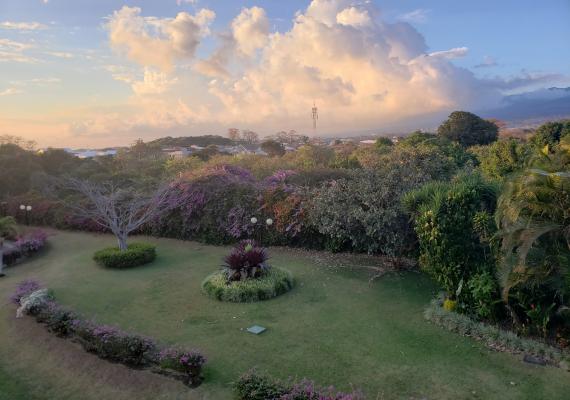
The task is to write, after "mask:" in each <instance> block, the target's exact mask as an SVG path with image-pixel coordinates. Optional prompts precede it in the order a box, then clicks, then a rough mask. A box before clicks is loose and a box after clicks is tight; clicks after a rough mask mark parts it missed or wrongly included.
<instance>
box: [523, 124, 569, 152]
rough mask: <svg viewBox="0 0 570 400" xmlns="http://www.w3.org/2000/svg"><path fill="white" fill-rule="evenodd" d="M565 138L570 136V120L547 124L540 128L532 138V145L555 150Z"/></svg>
mask: <svg viewBox="0 0 570 400" xmlns="http://www.w3.org/2000/svg"><path fill="white" fill-rule="evenodd" d="M565 136H570V120H563V121H554V122H546V123H545V124H543V125H541V126H539V127H538V128H537V129H536V132H535V133H534V135H533V136H532V138H531V142H532V144H534V145H535V146H537V147H539V148H541V149H542V148H543V147H544V146H548V147H550V148H551V149H552V148H554V146H556V145H557V144H558V143H559V142H560V139H562V138H563V137H565Z"/></svg>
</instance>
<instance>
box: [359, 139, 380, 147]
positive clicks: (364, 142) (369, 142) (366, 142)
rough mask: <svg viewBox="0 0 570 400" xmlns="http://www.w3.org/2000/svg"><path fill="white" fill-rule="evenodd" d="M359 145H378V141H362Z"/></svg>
mask: <svg viewBox="0 0 570 400" xmlns="http://www.w3.org/2000/svg"><path fill="white" fill-rule="evenodd" d="M359 143H360V144H362V145H365V146H370V145H373V144H376V140H374V139H366V140H361V141H360V142H359Z"/></svg>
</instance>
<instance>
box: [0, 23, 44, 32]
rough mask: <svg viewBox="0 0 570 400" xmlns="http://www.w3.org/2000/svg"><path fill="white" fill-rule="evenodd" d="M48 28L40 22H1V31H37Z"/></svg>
mask: <svg viewBox="0 0 570 400" xmlns="http://www.w3.org/2000/svg"><path fill="white" fill-rule="evenodd" d="M47 28H48V26H47V25H44V24H40V23H39V22H14V21H3V22H0V29H11V30H17V31H36V30H40V29H47Z"/></svg>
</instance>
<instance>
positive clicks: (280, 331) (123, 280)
mask: <svg viewBox="0 0 570 400" xmlns="http://www.w3.org/2000/svg"><path fill="white" fill-rule="evenodd" d="M149 240H150V241H152V242H154V243H156V244H157V245H158V258H157V260H156V261H155V262H154V263H153V264H150V265H148V266H143V267H139V268H136V269H132V270H124V271H117V270H105V269H102V268H100V267H98V266H96V265H95V264H94V262H93V261H92V260H91V256H92V254H93V252H94V251H95V250H98V249H100V248H102V247H104V246H107V245H111V244H113V238H112V237H110V236H99V235H90V234H84V233H70V232H57V234H56V235H55V236H53V237H51V238H50V248H49V250H48V251H47V252H45V253H44V254H43V255H42V256H39V257H37V258H35V259H33V260H30V261H28V262H26V263H23V264H21V265H19V266H17V267H14V268H11V269H8V270H7V273H8V277H6V278H3V279H1V280H0V292H1V293H2V308H1V311H0V399H2V400H4V399H31V398H33V399H36V398H37V399H50V400H59V399H107V398H113V399H130V398H133V399H134V398H136V399H137V400H138V399H146V398H148V399H157V398H161V399H186V398H188V399H230V398H231V397H232V393H231V387H230V385H231V382H232V381H233V380H235V379H236V378H237V377H238V376H239V375H240V374H241V373H243V372H245V371H247V370H248V369H250V368H252V367H254V366H255V367H257V368H258V369H259V370H260V371H267V372H270V373H271V374H272V375H275V376H278V377H282V378H287V377H290V376H296V377H310V378H311V379H314V380H315V381H317V382H318V383H320V384H323V385H335V386H337V387H338V388H340V389H349V388H350V386H351V385H353V386H355V387H358V388H361V389H363V391H364V392H365V393H366V394H367V395H368V398H369V399H373V400H374V399H423V398H426V399H563V398H567V397H566V396H567V395H568V393H569V391H570V374H568V373H567V372H564V371H562V370H559V369H555V368H550V367H538V366H533V365H528V364H525V363H523V362H521V361H520V357H516V356H511V355H508V354H501V353H494V352H491V351H489V350H488V349H486V348H485V347H484V346H482V345H481V344H479V343H476V342H474V341H472V340H470V339H468V338H462V337H459V336H456V335H454V334H451V333H448V332H446V331H444V330H442V329H440V328H438V327H435V326H432V325H430V324H429V323H427V322H426V321H424V319H423V317H422V311H423V308H424V306H425V305H426V304H427V303H428V302H429V300H430V298H431V296H432V294H433V292H434V291H435V290H436V288H435V287H434V286H433V284H432V283H431V282H430V281H429V280H428V279H426V278H425V277H424V276H422V275H420V274H417V273H408V274H404V275H393V276H385V277H383V278H381V279H380V280H378V281H376V282H374V283H372V284H370V283H369V282H368V276H367V275H366V274H365V273H364V272H362V271H349V270H339V269H331V268H327V267H324V266H322V265H318V264H316V263H315V262H314V261H313V260H312V258H310V257H309V255H308V254H307V253H303V252H295V251H291V250H287V249H272V250H271V255H272V259H271V262H272V264H273V265H275V266H279V267H284V268H287V269H289V270H290V271H292V272H293V273H294V275H295V277H296V280H297V286H296V288H295V289H294V290H293V291H292V292H290V293H287V294H285V295H283V296H281V297H278V298H276V299H273V300H270V301H266V302H261V303H255V304H230V303H221V302H217V301H215V300H212V299H210V298H208V297H206V296H204V295H203V294H202V293H201V292H200V283H201V281H202V280H203V278H204V277H206V276H207V275H208V274H210V273H211V272H213V271H215V270H216V269H217V268H218V266H219V265H220V262H221V258H222V257H223V255H224V254H225V253H226V252H227V251H228V249H227V248H223V247H212V246H205V245H201V244H197V243H193V242H182V241H177V240H169V239H155V238H152V239H149ZM30 277H34V278H37V279H39V280H40V281H42V282H43V283H45V284H46V285H48V286H49V287H50V288H52V289H53V290H54V292H55V295H56V297H57V298H58V300H59V301H60V302H61V303H63V304H65V305H69V306H71V307H73V308H74V309H76V310H78V311H80V312H82V313H84V314H85V315H86V316H88V317H94V318H96V319H97V321H99V322H104V323H110V324H116V325H119V326H121V327H122V328H123V329H126V330H131V331H134V332H138V333H142V334H146V335H149V336H153V337H155V338H158V339H160V340H162V341H164V342H170V343H179V344H181V345H184V346H187V347H190V348H199V349H201V350H202V351H203V352H204V353H205V354H206V355H207V357H208V359H209V361H208V364H207V367H206V369H205V373H206V381H205V383H204V384H203V385H202V386H201V387H200V388H198V389H194V390H190V389H186V388H185V387H183V386H182V385H180V384H178V383H175V382H172V383H171V382H170V381H168V380H167V379H165V378H154V375H153V377H147V375H146V373H145V372H140V371H131V370H129V371H127V372H125V371H124V370H126V368H123V367H121V366H117V365H115V364H111V363H107V362H105V361H101V360H98V359H95V358H94V357H90V356H89V357H88V359H86V361H81V362H79V361H77V357H78V354H81V353H82V352H81V351H80V350H78V349H77V347H76V345H74V344H72V343H69V342H67V341H63V340H60V339H55V338H51V336H50V335H48V334H43V328H41V327H40V328H35V326H36V325H35V323H34V324H33V325H32V323H31V322H30V321H22V320H15V319H14V311H15V310H14V308H13V307H12V306H8V305H5V304H4V303H5V301H4V299H5V298H6V295H8V294H9V293H10V292H11V291H12V289H13V287H14V286H15V285H16V283H17V282H19V281H21V280H22V279H25V278H30ZM4 294H6V295H4ZM253 324H259V325H263V326H265V327H267V328H268V331H267V332H265V333H263V334H262V335H260V336H255V335H252V334H248V333H246V332H245V331H244V329H245V328H247V327H248V326H250V325H253ZM34 329H35V330H34ZM38 329H39V330H38ZM34 335H35V336H34ZM35 337H39V339H38V340H35ZM123 373H125V374H128V376H129V380H127V381H121V382H118V381H117V379H113V377H117V376H121V375H120V374H123ZM153 379H154V380H153ZM143 389H144V390H143Z"/></svg>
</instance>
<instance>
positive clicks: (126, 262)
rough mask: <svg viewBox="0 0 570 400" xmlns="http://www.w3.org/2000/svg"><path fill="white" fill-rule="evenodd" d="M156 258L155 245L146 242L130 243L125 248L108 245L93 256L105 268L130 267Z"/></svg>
mask: <svg viewBox="0 0 570 400" xmlns="http://www.w3.org/2000/svg"><path fill="white" fill-rule="evenodd" d="M155 258H156V247H155V246H154V245H152V244H148V243H132V244H130V245H129V246H128V248H127V250H124V251H121V250H119V248H118V247H108V248H106V249H103V250H99V251H98V252H96V253H95V255H94V256H93V259H94V260H95V262H96V263H97V264H99V265H102V266H104V267H107V268H119V269H122V268H131V267H137V266H139V265H143V264H148V263H150V262H153V261H154V259H155Z"/></svg>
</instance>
